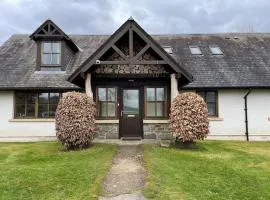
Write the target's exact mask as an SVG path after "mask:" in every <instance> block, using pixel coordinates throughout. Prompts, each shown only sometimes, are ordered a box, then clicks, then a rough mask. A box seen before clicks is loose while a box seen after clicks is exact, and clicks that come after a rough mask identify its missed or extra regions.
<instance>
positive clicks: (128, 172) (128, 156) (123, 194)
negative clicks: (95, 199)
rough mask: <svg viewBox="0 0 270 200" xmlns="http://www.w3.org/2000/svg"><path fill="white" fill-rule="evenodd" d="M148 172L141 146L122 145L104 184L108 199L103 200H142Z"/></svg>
mask: <svg viewBox="0 0 270 200" xmlns="http://www.w3.org/2000/svg"><path fill="white" fill-rule="evenodd" d="M145 177H146V171H145V169H144V166H143V154H142V146H141V145H120V146H119V149H118V153H117V154H116V156H115V157H114V159H113V165H112V168H111V169H110V171H109V172H108V174H107V176H106V178H105V181H104V183H103V189H104V192H105V194H106V196H107V197H100V198H99V199H101V200H106V199H111V200H120V199H121V200H125V199H134V200H141V199H144V197H143V196H142V195H141V190H142V188H143V187H144V185H145Z"/></svg>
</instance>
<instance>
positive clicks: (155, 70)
mask: <svg viewBox="0 0 270 200" xmlns="http://www.w3.org/2000/svg"><path fill="white" fill-rule="evenodd" d="M95 74H169V72H167V71H166V69H165V68H164V67H163V65H132V66H128V65H100V66H99V67H98V68H97V69H96V70H95Z"/></svg>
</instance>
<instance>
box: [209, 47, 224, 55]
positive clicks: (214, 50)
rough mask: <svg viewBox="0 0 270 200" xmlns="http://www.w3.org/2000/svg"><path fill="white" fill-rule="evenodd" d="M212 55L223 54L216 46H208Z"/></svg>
mask: <svg viewBox="0 0 270 200" xmlns="http://www.w3.org/2000/svg"><path fill="white" fill-rule="evenodd" d="M209 48H210V50H211V52H212V54H213V55H223V52H222V51H221V49H220V48H219V47H218V46H209Z"/></svg>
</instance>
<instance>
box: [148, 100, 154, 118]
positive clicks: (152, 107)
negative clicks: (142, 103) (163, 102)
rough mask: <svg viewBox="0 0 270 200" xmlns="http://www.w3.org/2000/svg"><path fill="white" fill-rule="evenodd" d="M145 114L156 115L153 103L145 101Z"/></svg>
mask: <svg viewBox="0 0 270 200" xmlns="http://www.w3.org/2000/svg"><path fill="white" fill-rule="evenodd" d="M146 115H147V116H149V117H151V116H156V113H155V103H147V110H146Z"/></svg>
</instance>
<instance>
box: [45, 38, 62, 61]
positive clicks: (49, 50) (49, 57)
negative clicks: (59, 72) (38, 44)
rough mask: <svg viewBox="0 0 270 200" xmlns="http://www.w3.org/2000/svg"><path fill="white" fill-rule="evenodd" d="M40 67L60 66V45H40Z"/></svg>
mask: <svg viewBox="0 0 270 200" xmlns="http://www.w3.org/2000/svg"><path fill="white" fill-rule="evenodd" d="M42 44H43V45H42V65H60V57H61V43H60V42H43V43H42Z"/></svg>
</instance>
